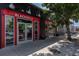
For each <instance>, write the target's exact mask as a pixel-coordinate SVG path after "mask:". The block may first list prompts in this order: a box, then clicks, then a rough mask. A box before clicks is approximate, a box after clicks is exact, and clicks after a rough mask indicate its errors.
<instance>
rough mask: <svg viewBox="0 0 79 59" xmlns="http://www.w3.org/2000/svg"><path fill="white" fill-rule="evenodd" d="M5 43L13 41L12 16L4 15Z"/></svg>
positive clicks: (9, 43) (8, 44)
mask: <svg viewBox="0 0 79 59" xmlns="http://www.w3.org/2000/svg"><path fill="white" fill-rule="evenodd" d="M5 39H6V40H5V43H6V46H10V45H13V43H14V40H13V39H14V17H13V16H10V15H5Z"/></svg>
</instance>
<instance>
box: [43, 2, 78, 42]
mask: <svg viewBox="0 0 79 59" xmlns="http://www.w3.org/2000/svg"><path fill="white" fill-rule="evenodd" d="M43 6H45V7H47V8H48V9H49V11H50V13H49V14H50V16H51V17H52V20H57V21H58V20H60V21H61V22H60V23H62V24H65V25H66V29H67V39H68V40H70V41H71V34H70V28H69V25H70V19H73V20H77V18H78V17H79V13H78V12H79V4H77V3H76V4H74V3H44V4H43ZM51 13H54V14H55V19H53V15H51ZM57 23H58V22H57ZM60 23H58V24H60Z"/></svg>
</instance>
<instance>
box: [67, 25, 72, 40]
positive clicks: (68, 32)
mask: <svg viewBox="0 0 79 59" xmlns="http://www.w3.org/2000/svg"><path fill="white" fill-rule="evenodd" d="M66 29H67V32H66V33H67V39H68V40H69V41H71V40H72V39H71V33H70V27H69V25H66Z"/></svg>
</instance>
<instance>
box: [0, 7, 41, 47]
mask: <svg viewBox="0 0 79 59" xmlns="http://www.w3.org/2000/svg"><path fill="white" fill-rule="evenodd" d="M0 14H1V19H0V20H1V22H0V23H1V31H0V32H1V42H0V43H1V44H0V46H1V48H4V47H6V46H10V45H18V44H20V43H23V42H29V41H34V40H39V35H40V18H37V17H33V16H29V15H27V14H24V13H21V12H16V11H13V10H10V9H1V13H0Z"/></svg>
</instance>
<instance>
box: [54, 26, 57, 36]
mask: <svg viewBox="0 0 79 59" xmlns="http://www.w3.org/2000/svg"><path fill="white" fill-rule="evenodd" d="M54 36H57V27H55V33H54Z"/></svg>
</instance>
